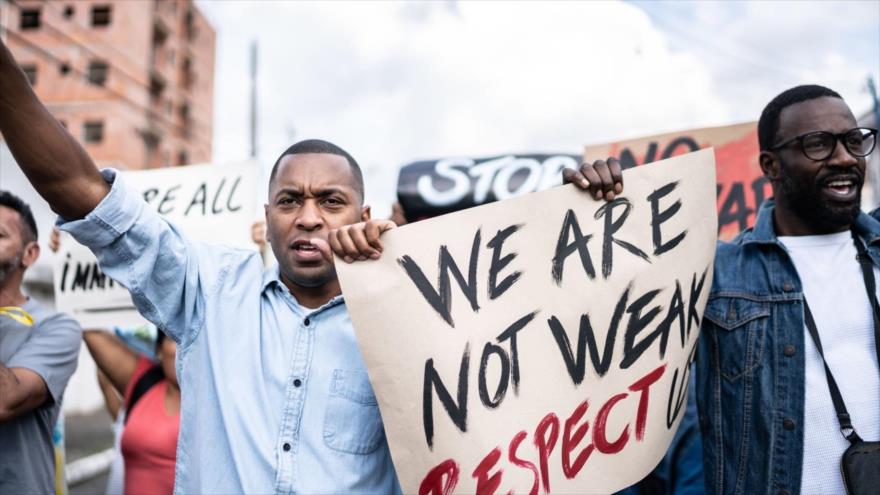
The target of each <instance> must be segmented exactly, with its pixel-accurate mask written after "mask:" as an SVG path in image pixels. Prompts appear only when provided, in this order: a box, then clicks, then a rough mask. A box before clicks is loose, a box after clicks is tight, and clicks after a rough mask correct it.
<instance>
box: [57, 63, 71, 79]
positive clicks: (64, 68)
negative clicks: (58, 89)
mask: <svg viewBox="0 0 880 495" xmlns="http://www.w3.org/2000/svg"><path fill="white" fill-rule="evenodd" d="M58 72H60V73H61V75H62V76H66V75H67V74H69V73H70V64H68V63H67V62H61V65H59V66H58Z"/></svg>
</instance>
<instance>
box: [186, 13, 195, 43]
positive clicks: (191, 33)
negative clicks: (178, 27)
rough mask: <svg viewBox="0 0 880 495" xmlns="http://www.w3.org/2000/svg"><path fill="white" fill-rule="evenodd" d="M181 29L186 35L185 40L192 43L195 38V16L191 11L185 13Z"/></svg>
mask: <svg viewBox="0 0 880 495" xmlns="http://www.w3.org/2000/svg"><path fill="white" fill-rule="evenodd" d="M183 29H184V32H185V34H186V39H188V40H190V41H192V40H193V39H195V37H196V23H195V14H193V11H192V10H187V11H186V16H185V17H184V19H183Z"/></svg>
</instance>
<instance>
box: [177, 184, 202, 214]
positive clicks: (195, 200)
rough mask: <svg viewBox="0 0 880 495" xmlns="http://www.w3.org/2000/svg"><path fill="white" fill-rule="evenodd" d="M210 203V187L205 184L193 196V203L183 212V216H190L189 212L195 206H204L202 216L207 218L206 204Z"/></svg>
mask: <svg viewBox="0 0 880 495" xmlns="http://www.w3.org/2000/svg"><path fill="white" fill-rule="evenodd" d="M207 201H208V185H207V184H205V183H204V182H203V183H202V184H201V185H200V186H199V188H198V189H196V193H195V194H194V195H193V199H192V201H190V202H189V206H187V207H186V211H184V212H183V215H184V216H186V215H189V210H191V209H192V207H193V206H195V205H202V216H205V214H206V212H205V206H206V205H205V202H207Z"/></svg>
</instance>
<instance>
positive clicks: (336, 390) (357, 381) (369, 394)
mask: <svg viewBox="0 0 880 495" xmlns="http://www.w3.org/2000/svg"><path fill="white" fill-rule="evenodd" d="M384 437H385V431H384V430H383V429H382V417H381V416H380V415H379V404H378V403H377V402H376V396H375V395H374V394H373V387H372V386H370V379H369V377H368V376H367V372H366V371H362V370H341V369H335V370H333V379H332V380H331V382H330V398H329V400H328V401H327V410H326V411H325V412H324V443H325V444H326V445H327V447H329V448H331V449H333V450H337V451H340V452H347V453H349V454H369V453H370V452H373V451H374V450H376V449H377V448H378V447H379V445H380V444H381V443H382V440H383V439H384Z"/></svg>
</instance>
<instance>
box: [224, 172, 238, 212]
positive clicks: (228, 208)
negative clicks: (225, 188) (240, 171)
mask: <svg viewBox="0 0 880 495" xmlns="http://www.w3.org/2000/svg"><path fill="white" fill-rule="evenodd" d="M240 182H241V176H238V177H236V178H235V182H233V183H232V187H231V188H230V189H229V196H227V197H226V211H229V212H235V211H238V210H240V209H241V204H240V203H239V204H238V205H236V206H233V205H232V198H233V197H234V196H235V191H237V190H238V184H239V183H240Z"/></svg>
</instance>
